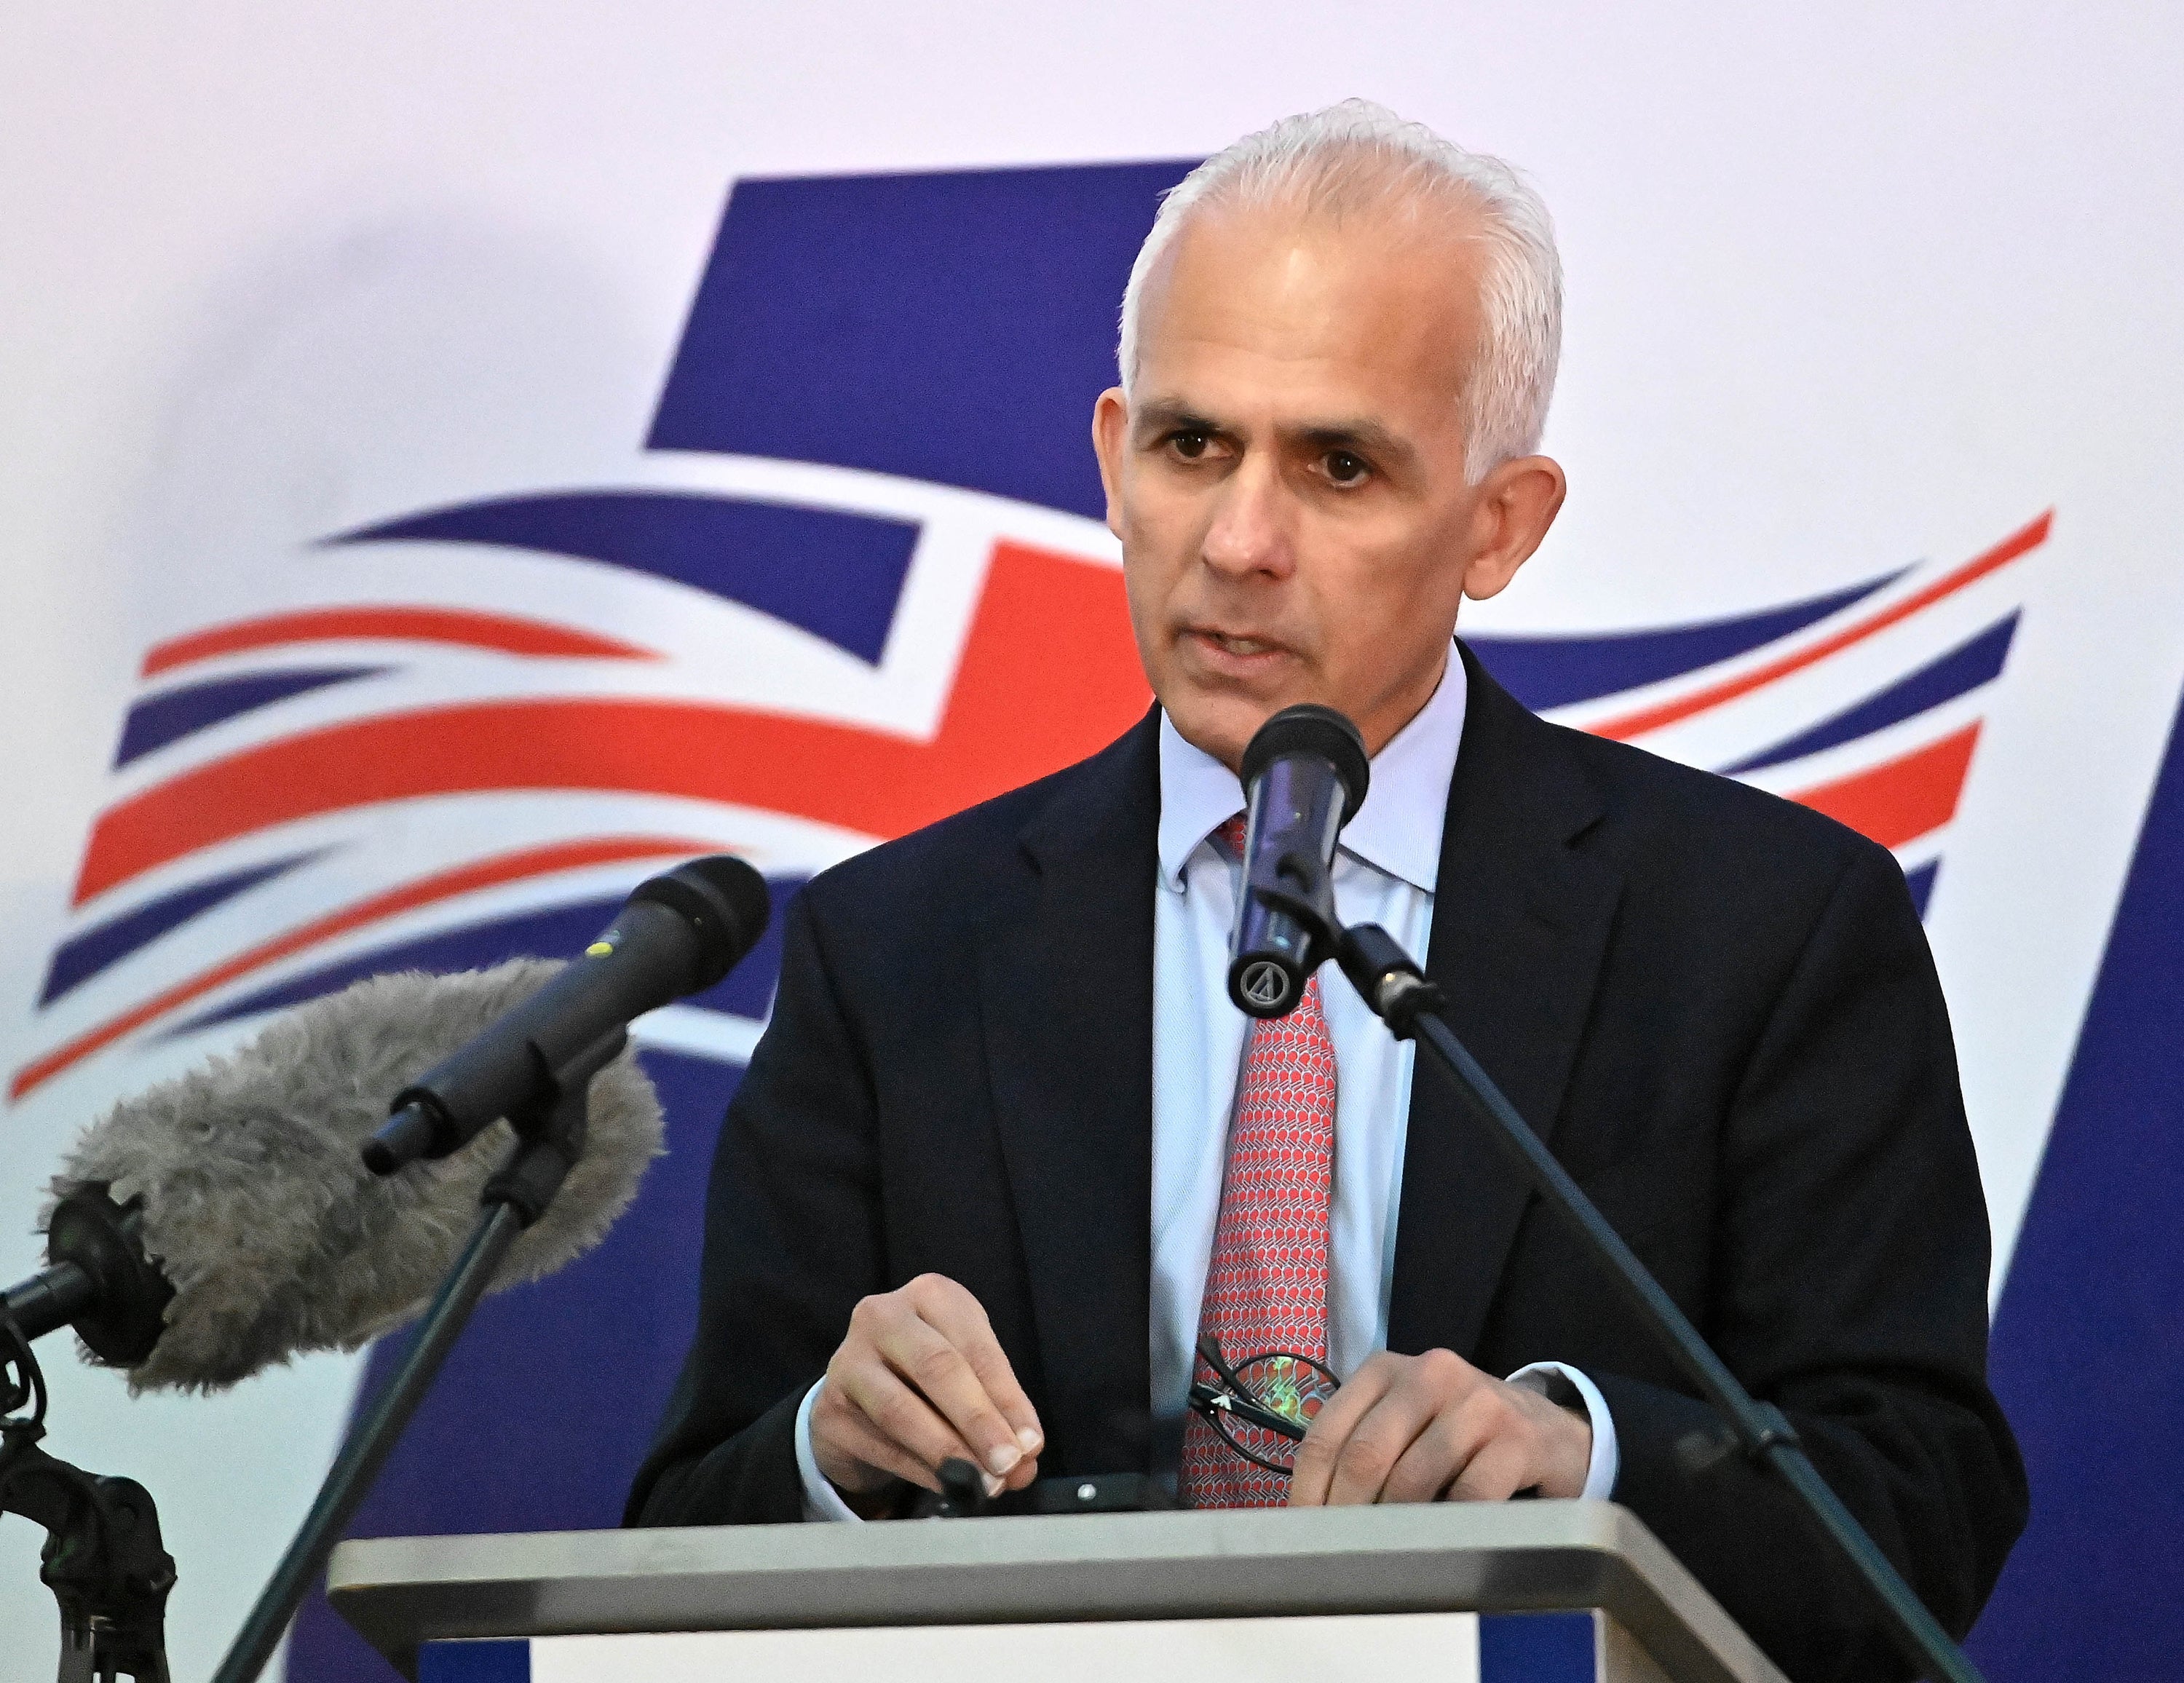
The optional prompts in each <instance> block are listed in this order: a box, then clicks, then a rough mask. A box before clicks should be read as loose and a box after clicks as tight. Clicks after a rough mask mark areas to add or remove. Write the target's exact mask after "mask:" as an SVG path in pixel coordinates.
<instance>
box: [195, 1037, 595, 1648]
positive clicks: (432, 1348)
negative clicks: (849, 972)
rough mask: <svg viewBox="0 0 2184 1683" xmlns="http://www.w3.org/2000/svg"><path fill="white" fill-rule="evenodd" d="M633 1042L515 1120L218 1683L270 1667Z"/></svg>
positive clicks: (589, 1060)
mask: <svg viewBox="0 0 2184 1683" xmlns="http://www.w3.org/2000/svg"><path fill="white" fill-rule="evenodd" d="M628 1039H629V1036H628V1034H627V1031H625V1030H623V1029H620V1028H617V1029H616V1030H615V1031H614V1032H613V1033H611V1034H607V1035H604V1036H603V1037H602V1038H601V1039H599V1041H598V1042H596V1043H595V1044H594V1045H591V1046H589V1047H588V1048H587V1049H586V1050H584V1051H582V1053H580V1054H578V1056H577V1058H576V1059H575V1060H574V1061H573V1062H571V1064H570V1066H569V1067H567V1068H566V1069H565V1070H563V1071H561V1072H560V1073H559V1075H558V1076H557V1077H556V1078H555V1080H554V1084H553V1091H552V1095H551V1096H549V1097H548V1098H547V1099H545V1100H543V1101H540V1102H539V1103H538V1104H535V1105H532V1106H526V1108H525V1109H523V1110H522V1111H521V1112H510V1116H509V1118H508V1121H509V1124H510V1127H512V1128H513V1129H515V1136H516V1138H515V1151H513V1152H512V1153H510V1156H509V1159H508V1162H506V1163H505V1164H504V1165H503V1166H502V1168H501V1169H500V1171H499V1173H497V1174H495V1175H494V1176H493V1179H490V1180H488V1181H487V1182H486V1184H485V1190H483V1191H482V1193H480V1194H479V1195H478V1203H479V1206H480V1209H481V1213H480V1215H479V1217H478V1222H477V1225H476V1227H475V1228H474V1229H471V1237H470V1242H469V1243H468V1244H467V1245H466V1246H464V1248H463V1253H462V1255H461V1256H460V1257H459V1258H458V1259H457V1260H456V1262H455V1265H454V1268H451V1269H450V1270H449V1271H448V1276H447V1278H446V1279H444V1280H443V1282H442V1283H441V1285H440V1290H439V1295H438V1296H436V1297H434V1298H433V1300H432V1307H431V1308H429V1309H427V1310H426V1312H425V1318H424V1319H423V1320H422V1321H421V1322H420V1323H419V1324H418V1326H417V1331H416V1333H415V1335H414V1336H413V1337H412V1338H411V1339H410V1340H409V1348H408V1349H407V1350H405V1351H404V1352H403V1354H402V1360H401V1363H400V1364H399V1365H398V1367H397V1368H395V1370H394V1374H393V1378H392V1379H389V1380H388V1381H387V1386H386V1389H385V1390H382V1391H381V1392H380V1394H379V1395H378V1396H376V1397H375V1398H374V1399H373V1400H372V1402H371V1406H370V1407H369V1408H368V1409H367V1410H366V1411H365V1414H364V1416H363V1418H360V1419H359V1420H358V1422H357V1423H356V1424H355V1425H354V1427H352V1428H351V1429H350V1430H349V1434H348V1437H347V1438H346V1439H345V1440H344V1441H343V1444H342V1449H341V1453H340V1455H339V1456H337V1457H336V1458H335V1461H334V1464H333V1468H332V1470H331V1471H330V1472H329V1473H328V1474H326V1482H325V1483H323V1484H322V1485H320V1486H319V1494H318V1497H317V1499H316V1500H315V1502H312V1504H311V1511H310V1513H309V1514H308V1515H307V1516H306V1517H305V1518H304V1524H303V1525H302V1527H301V1529H299V1530H298V1531H297V1533H296V1535H295V1538H294V1540H293V1541H292V1542H290V1543H289V1545H288V1550H287V1553H286V1554H284V1555H282V1556H281V1563H280V1565H278V1566H277V1567H276V1568H275V1569H274V1572H273V1576H272V1577H271V1578H270V1580H267V1582H266V1585H265V1589H264V1590H263V1591H261V1592H260V1593H259V1597H258V1603H257V1605H256V1606H255V1607H253V1608H251V1610H250V1616H249V1618H248V1619H245V1620H244V1621H243V1624H242V1630H240V1631H238V1632H237V1635H236V1638H235V1641H234V1643H233V1645H232V1646H231V1647H229V1649H228V1651H227V1655H226V1658H224V1659H222V1660H221V1661H220V1669H219V1670H218V1671H216V1672H214V1674H213V1683H252V1680H253V1679H254V1678H255V1677H256V1676H257V1675H258V1674H259V1672H260V1671H262V1670H263V1669H265V1662H266V1661H267V1660H268V1659H270V1658H272V1655H273V1650H274V1649H275V1648H276V1647H279V1646H280V1642H281V1636H282V1634H283V1633H284V1632H285V1631H286V1630H287V1628H288V1621H289V1620H290V1619H292V1618H294V1617H295V1613H296V1609H297V1608H298V1606H300V1605H301V1604H302V1602H303V1599H304V1596H305V1595H306V1594H307V1593H309V1590H310V1587H311V1585H312V1584H313V1583H314V1582H315V1580H317V1578H318V1575H319V1574H320V1572H321V1571H323V1570H324V1569H325V1568H326V1557H327V1556H329V1555H330V1554H331V1553H332V1552H333V1549H334V1545H335V1543H336V1542H337V1541H339V1540H340V1538H341V1534H342V1532H343V1530H345V1529H347V1527H348V1522H349V1521H350V1520H351V1519H354V1517H355V1514H356V1510H357V1508H358V1507H359V1505H360V1504H361V1503H362V1502H363V1501H364V1498H365V1496H366V1494H367V1493H369V1491H370V1489H371V1485H372V1481H373V1480H375V1479H376V1478H377V1477H378V1476H379V1469H380V1468H381V1467H382V1466H383V1465H384V1464H385V1463H386V1460H387V1455H388V1453H389V1452H391V1451H392V1450H393V1447H394V1444H395V1441H396V1440H397V1439H398V1438H399V1437H400V1436H401V1435H402V1429H403V1428H404V1427H405V1426H406V1425H408V1424H409V1417H410V1416H411V1415H413V1414H415V1413H416V1412H417V1405H418V1404H419V1403H421V1402H423V1401H424V1399H425V1393H426V1390H430V1389H431V1387H432V1381H433V1380H434V1379H436V1378H437V1377H438V1375H439V1372H440V1368H441V1364H442V1363H444V1362H445V1361H446V1360H447V1357H448V1351H449V1350H450V1349H451V1348H452V1347H453V1346H454V1342H455V1340H456V1339H457V1338H458V1337H460V1335H461V1333H462V1330H463V1328H464V1327H465V1325H466V1324H468V1323H469V1321H470V1318H471V1311H472V1310H473V1309H475V1308H476V1307H477V1302H478V1299H479V1298H481V1297H482V1296H484V1295H485V1290H486V1288H487V1286H488V1285H491V1284H492V1282H493V1276H494V1275H496V1274H497V1273H499V1272H500V1264H501V1262H502V1260H503V1259H504V1258H505V1257H506V1256H507V1255H508V1250H509V1246H511V1245H513V1244H514V1243H515V1240H516V1236H517V1234H520V1233H521V1232H522V1231H523V1229H526V1228H527V1227H529V1226H530V1225H531V1224H532V1223H533V1222H536V1221H537V1220H538V1218H539V1217H541V1216H543V1214H545V1213H546V1209H547V1207H548V1206H549V1205H550V1204H551V1203H552V1202H553V1201H554V1195H555V1194H556V1193H557V1192H559V1191H560V1190H561V1183H562V1182H563V1181H564V1180H565V1179H567V1178H568V1173H569V1171H570V1169H571V1168H574V1167H575V1165H576V1162H577V1158H578V1157H580V1156H582V1155H583V1151H584V1135H585V1131H586V1129H587V1127H588V1099H589V1095H590V1092H591V1084H592V1077H593V1075H595V1074H597V1073H599V1071H600V1070H601V1069H604V1067H606V1066H607V1065H608V1064H610V1063H611V1062H614V1060H615V1059H616V1057H617V1056H620V1055H621V1050H622V1047H623V1046H624V1045H627V1043H628Z"/></svg>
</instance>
